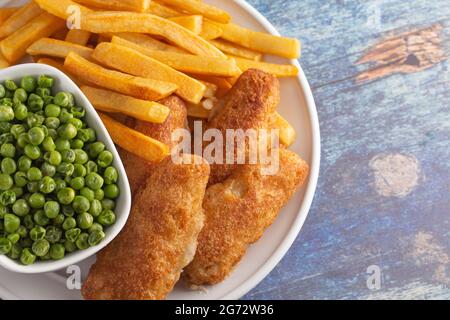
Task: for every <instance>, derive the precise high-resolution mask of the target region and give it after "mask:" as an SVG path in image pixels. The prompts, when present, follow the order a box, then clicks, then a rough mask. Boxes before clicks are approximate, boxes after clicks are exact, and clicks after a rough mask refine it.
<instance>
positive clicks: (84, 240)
mask: <svg viewBox="0 0 450 320" xmlns="http://www.w3.org/2000/svg"><path fill="white" fill-rule="evenodd" d="M75 244H76V245H77V248H78V249H80V250H84V249H87V248H89V234H87V233H82V234H80V235H79V236H78V239H77V241H76V242H75Z"/></svg>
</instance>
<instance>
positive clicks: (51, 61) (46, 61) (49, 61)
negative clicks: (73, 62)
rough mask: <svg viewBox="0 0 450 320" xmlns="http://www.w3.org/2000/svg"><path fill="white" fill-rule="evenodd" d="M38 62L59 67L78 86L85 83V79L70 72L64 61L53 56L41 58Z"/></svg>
mask: <svg viewBox="0 0 450 320" xmlns="http://www.w3.org/2000/svg"><path fill="white" fill-rule="evenodd" d="M37 63H42V64H46V65H48V66H51V67H53V68H56V69H58V70H59V71H61V72H63V73H64V74H65V75H66V76H68V77H69V78H70V79H71V80H72V81H73V82H75V83H76V84H77V85H78V86H81V85H82V84H83V81H81V80H80V79H79V78H78V77H76V76H75V75H73V74H72V73H70V72H69V71H67V70H66V69H65V68H64V64H63V62H59V61H56V60H55V59H51V58H40V59H39V60H38V61H37Z"/></svg>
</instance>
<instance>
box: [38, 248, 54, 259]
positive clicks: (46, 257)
mask: <svg viewBox="0 0 450 320" xmlns="http://www.w3.org/2000/svg"><path fill="white" fill-rule="evenodd" d="M49 251H50V250H49ZM51 259H52V257H50V252H47V254H45V255H43V256H42V257H39V260H41V261H48V260H51Z"/></svg>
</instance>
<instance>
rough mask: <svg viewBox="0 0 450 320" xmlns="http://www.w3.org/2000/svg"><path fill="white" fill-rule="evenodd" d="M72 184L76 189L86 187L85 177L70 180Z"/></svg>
mask: <svg viewBox="0 0 450 320" xmlns="http://www.w3.org/2000/svg"><path fill="white" fill-rule="evenodd" d="M70 186H71V187H72V188H73V189H75V190H81V189H82V188H83V187H84V178H83V177H76V178H73V179H72V180H71V181H70Z"/></svg>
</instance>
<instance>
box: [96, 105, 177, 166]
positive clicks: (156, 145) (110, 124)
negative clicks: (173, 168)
mask: <svg viewBox="0 0 450 320" xmlns="http://www.w3.org/2000/svg"><path fill="white" fill-rule="evenodd" d="M99 115H100V118H101V119H102V121H103V124H104V125H105V127H106V129H107V130H108V132H109V134H110V136H111V138H112V139H113V141H114V142H115V143H116V144H118V145H119V146H120V147H122V148H123V149H125V150H126V151H128V152H131V153H133V154H135V155H137V156H138V157H141V158H143V159H145V160H147V161H150V162H159V161H161V160H163V159H164V158H165V157H167V156H168V155H169V153H170V150H169V147H168V146H167V145H166V144H164V143H162V142H160V141H158V140H155V139H152V138H150V137H148V136H146V135H144V134H142V133H140V132H138V131H136V130H133V129H130V128H128V127H127V126H125V125H123V124H121V123H120V122H118V121H115V120H113V119H112V118H110V117H108V116H107V115H105V114H103V113H99Z"/></svg>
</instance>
